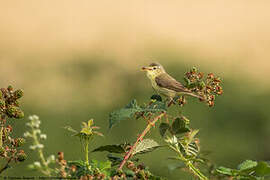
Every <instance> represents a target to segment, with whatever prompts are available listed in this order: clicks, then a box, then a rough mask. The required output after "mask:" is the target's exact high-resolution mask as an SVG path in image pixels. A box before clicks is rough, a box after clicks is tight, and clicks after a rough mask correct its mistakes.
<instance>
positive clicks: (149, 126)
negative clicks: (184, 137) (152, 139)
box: [118, 112, 166, 170]
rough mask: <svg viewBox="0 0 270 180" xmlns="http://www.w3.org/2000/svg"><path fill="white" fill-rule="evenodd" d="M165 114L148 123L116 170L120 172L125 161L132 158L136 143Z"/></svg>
mask: <svg viewBox="0 0 270 180" xmlns="http://www.w3.org/2000/svg"><path fill="white" fill-rule="evenodd" d="M165 114H166V112H162V113H161V114H160V115H158V116H156V117H155V118H154V119H153V120H152V121H151V122H150V123H148V125H147V126H146V128H145V129H144V131H143V132H142V134H141V135H140V136H139V137H138V138H137V140H136V142H135V143H134V144H133V146H131V148H130V150H129V151H128V152H127V153H126V155H125V157H124V159H123V161H122V162H121V164H120V165H119V168H118V170H122V168H123V166H124V165H125V163H126V162H127V160H128V159H129V158H130V157H131V156H132V152H133V150H134V149H135V147H136V146H137V145H138V143H139V142H140V141H142V140H143V138H144V136H145V135H146V134H147V133H148V132H149V131H150V129H151V128H152V127H153V126H154V125H155V123H156V122H157V121H158V120H159V119H161V118H162V117H163V116H164V115H165Z"/></svg>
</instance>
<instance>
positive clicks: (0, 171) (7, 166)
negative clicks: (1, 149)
mask: <svg viewBox="0 0 270 180" xmlns="http://www.w3.org/2000/svg"><path fill="white" fill-rule="evenodd" d="M11 160H12V158H9V159H8V161H7V163H6V165H5V166H4V167H2V168H1V169H0V174H1V173H2V172H3V171H5V170H6V169H7V168H9V163H10V162H11Z"/></svg>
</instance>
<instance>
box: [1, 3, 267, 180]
mask: <svg viewBox="0 0 270 180" xmlns="http://www.w3.org/2000/svg"><path fill="white" fill-rule="evenodd" d="M269 5H270V2H269V1H263V0H262V1H248V0H245V1H232V0H228V1H226V2H225V1H224V2H222V1H208V0H206V1H200V2H198V1H170V2H164V1H159V0H158V1H147V2H144V1H136V2H135V1H134V2H131V1H118V2H117V3H116V2H108V1H98V2H93V1H79V2H78V1H61V0H60V1H54V2H49V1H34V0H29V1H27V2H26V1H6V2H2V3H1V7H0V86H1V87H4V86H7V85H9V84H12V85H14V86H15V88H22V89H24V91H25V96H24V98H23V99H22V102H23V109H24V111H25V114H26V117H27V116H28V115H31V114H37V115H39V116H40V118H41V120H42V130H43V132H44V133H47V135H48V140H47V141H46V142H44V144H45V152H46V154H56V153H57V152H58V151H65V156H66V158H67V159H70V160H75V159H78V158H83V157H82V155H81V154H82V150H81V149H80V143H79V142H77V141H76V139H75V138H74V137H71V136H70V134H69V132H67V131H66V130H64V129H63V127H64V126H66V125H71V126H74V127H75V128H79V127H80V123H81V121H87V120H88V119H90V118H94V119H95V121H96V124H97V125H98V126H101V127H102V130H101V131H102V132H103V133H104V134H105V138H97V139H96V140H95V142H94V144H93V146H92V148H95V147H97V146H99V145H101V144H113V143H121V142H124V141H134V140H135V138H136V137H137V134H138V133H139V132H140V131H142V129H143V126H144V124H145V122H144V121H143V120H137V121H136V120H128V121H125V122H123V123H122V124H120V125H119V126H117V127H115V129H112V130H111V131H110V132H109V133H108V132H107V128H108V114H109V113H110V112H111V111H113V110H115V109H117V108H120V107H122V106H124V105H125V104H126V103H128V102H129V101H130V100H131V99H133V98H136V99H137V100H138V101H139V102H140V103H144V102H146V101H147V100H148V98H149V96H150V95H151V94H152V93H153V90H152V88H151V86H150V83H149V82H148V80H147V79H146V77H145V75H144V74H143V72H140V67H141V66H144V65H147V64H149V63H150V62H151V61H159V62H160V63H162V64H163V65H164V66H165V68H166V69H167V71H168V72H170V74H171V75H173V76H174V77H175V78H176V79H178V80H180V81H183V80H182V77H183V74H184V72H185V71H187V70H188V69H189V68H190V67H192V66H194V65H195V66H197V67H199V68H200V70H201V71H204V72H213V73H215V74H217V75H219V76H221V77H222V78H223V81H224V83H223V86H224V92H225V93H224V95H223V96H222V97H220V98H218V99H217V103H216V106H215V107H214V108H208V107H206V106H204V105H203V104H201V103H199V102H197V101H196V100H192V99H191V100H190V101H189V104H188V105H187V106H186V107H185V108H184V113H185V114H186V115H187V117H189V118H190V119H191V125H192V126H193V127H194V128H200V137H201V145H202V149H203V150H209V151H211V152H212V153H210V155H209V158H210V159H211V160H213V161H214V162H216V163H217V164H218V165H224V166H232V167H233V166H236V164H239V163H240V161H242V160H244V159H257V160H270V154H269V152H270V145H269V143H268V142H269V138H270V115H269V112H268V108H269V105H270V103H269V100H270V98H269V96H270V92H269V89H270V88H269V86H270V83H269V76H270V71H269V67H270V62H269V59H270V53H269V52H270V34H269V32H270V23H269V22H270V12H269ZM26 120H27V118H25V119H24V120H16V121H14V122H11V123H12V124H14V132H15V135H16V136H20V135H22V134H23V132H24V131H25V130H26V127H25V125H24V124H25V122H26ZM150 136H151V137H152V138H154V139H156V140H157V141H159V142H161V143H162V141H161V138H160V137H159V135H158V129H155V130H154V131H152V132H151V134H150ZM29 143H30V142H29ZM28 146H29V144H27V145H25V147H24V148H25V150H26V151H27V153H28V155H29V158H28V160H27V161H25V162H24V163H22V164H19V165H18V166H15V168H13V169H9V170H8V171H7V172H6V173H5V175H17V176H20V175H39V174H38V173H36V172H31V171H27V168H26V165H27V164H29V163H31V162H32V161H35V160H36V158H37V156H36V154H35V152H34V153H33V152H31V151H30V150H28ZM105 155H106V154H104V153H95V154H91V155H90V157H93V158H97V159H100V160H102V159H104V160H105ZM169 155H171V152H168V151H166V150H165V149H161V150H157V151H156V152H154V153H153V154H150V155H146V156H142V159H143V160H144V161H145V162H146V165H148V166H149V167H150V169H151V170H152V171H153V172H154V173H155V174H157V175H160V176H164V177H167V178H168V179H170V180H171V179H179V177H182V179H188V178H187V177H186V174H185V173H181V172H180V171H177V170H176V171H174V172H169V171H168V170H167V165H168V164H169V163H170V161H169V160H167V159H166V157H168V156H169Z"/></svg>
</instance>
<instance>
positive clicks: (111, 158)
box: [107, 154, 124, 166]
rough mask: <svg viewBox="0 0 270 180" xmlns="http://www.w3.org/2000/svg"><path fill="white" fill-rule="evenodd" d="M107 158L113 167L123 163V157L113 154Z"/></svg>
mask: <svg viewBox="0 0 270 180" xmlns="http://www.w3.org/2000/svg"><path fill="white" fill-rule="evenodd" d="M107 158H108V159H109V161H111V162H112V166H115V165H118V164H120V163H121V162H122V161H123V159H124V158H123V157H118V156H115V155H113V154H108V155H107Z"/></svg>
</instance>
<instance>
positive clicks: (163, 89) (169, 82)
mask: <svg viewBox="0 0 270 180" xmlns="http://www.w3.org/2000/svg"><path fill="white" fill-rule="evenodd" d="M141 70H142V71H145V72H146V75H147V77H148V78H149V79H150V81H151V84H152V87H153V89H154V90H155V91H156V92H157V93H158V94H161V95H163V96H165V97H167V100H169V102H173V99H174V97H176V96H177V95H179V96H183V95H188V96H193V97H196V98H199V99H203V98H202V96H200V95H197V94H194V93H193V92H192V91H190V90H189V89H188V88H186V87H185V86H184V85H182V84H181V83H180V82H179V81H177V80H176V79H174V78H173V77H172V76H170V75H169V74H168V73H167V72H166V71H165V69H164V67H163V66H162V65H161V64H160V63H158V62H154V63H151V64H150V65H149V66H144V67H142V68H141Z"/></svg>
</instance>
